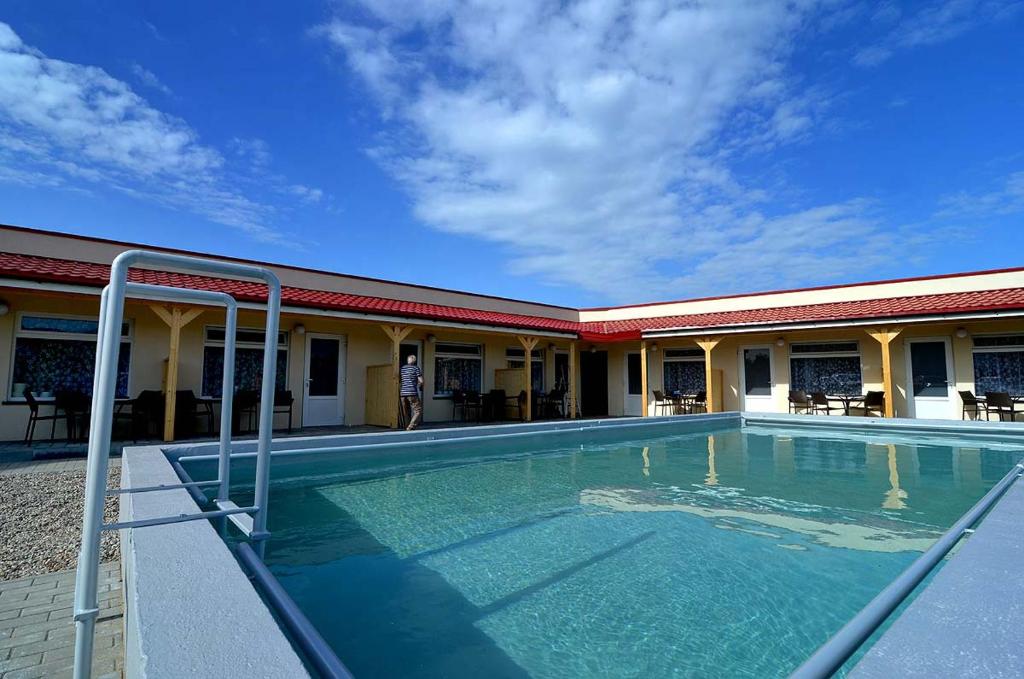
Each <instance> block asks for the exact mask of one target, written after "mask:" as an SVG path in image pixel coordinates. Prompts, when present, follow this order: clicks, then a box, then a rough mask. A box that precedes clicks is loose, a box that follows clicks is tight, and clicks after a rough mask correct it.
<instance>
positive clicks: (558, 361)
mask: <svg viewBox="0 0 1024 679" xmlns="http://www.w3.org/2000/svg"><path fill="white" fill-rule="evenodd" d="M555 389H561V390H562V391H568V390H569V354H568V353H567V352H564V351H558V352H556V353H555Z"/></svg>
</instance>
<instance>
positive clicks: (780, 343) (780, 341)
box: [775, 337, 786, 347]
mask: <svg viewBox="0 0 1024 679" xmlns="http://www.w3.org/2000/svg"><path fill="white" fill-rule="evenodd" d="M775 346H777V347H784V346H786V340H784V339H783V338H781V337H780V338H779V339H777V340H775Z"/></svg>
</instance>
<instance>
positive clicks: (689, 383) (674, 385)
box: [662, 361, 707, 394]
mask: <svg viewBox="0 0 1024 679" xmlns="http://www.w3.org/2000/svg"><path fill="white" fill-rule="evenodd" d="M662 375H663V376H664V379H665V393H667V394H672V393H674V392H677V391H678V392H679V393H681V394H696V393H697V392H698V391H704V388H705V387H706V386H707V381H706V380H705V378H704V361H665V363H664V369H663V370H662Z"/></svg>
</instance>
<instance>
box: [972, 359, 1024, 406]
mask: <svg viewBox="0 0 1024 679" xmlns="http://www.w3.org/2000/svg"><path fill="white" fill-rule="evenodd" d="M974 387H975V389H976V390H977V392H978V393H979V394H984V393H985V392H986V391H1005V392H1007V393H1008V394H1011V395H1014V396H1019V395H1021V394H1024V351H1007V352H978V353H975V354H974Z"/></svg>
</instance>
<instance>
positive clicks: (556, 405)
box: [544, 389, 565, 419]
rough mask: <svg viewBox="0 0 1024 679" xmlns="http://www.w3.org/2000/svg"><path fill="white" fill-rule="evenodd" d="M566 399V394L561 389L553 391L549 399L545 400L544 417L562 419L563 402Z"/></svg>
mask: <svg viewBox="0 0 1024 679" xmlns="http://www.w3.org/2000/svg"><path fill="white" fill-rule="evenodd" d="M564 398H565V392H564V391H563V390H561V389H552V390H551V391H549V392H548V395H547V397H546V398H545V399H544V416H545V417H550V418H552V419H561V418H562V417H563V415H562V401H563V399H564Z"/></svg>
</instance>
